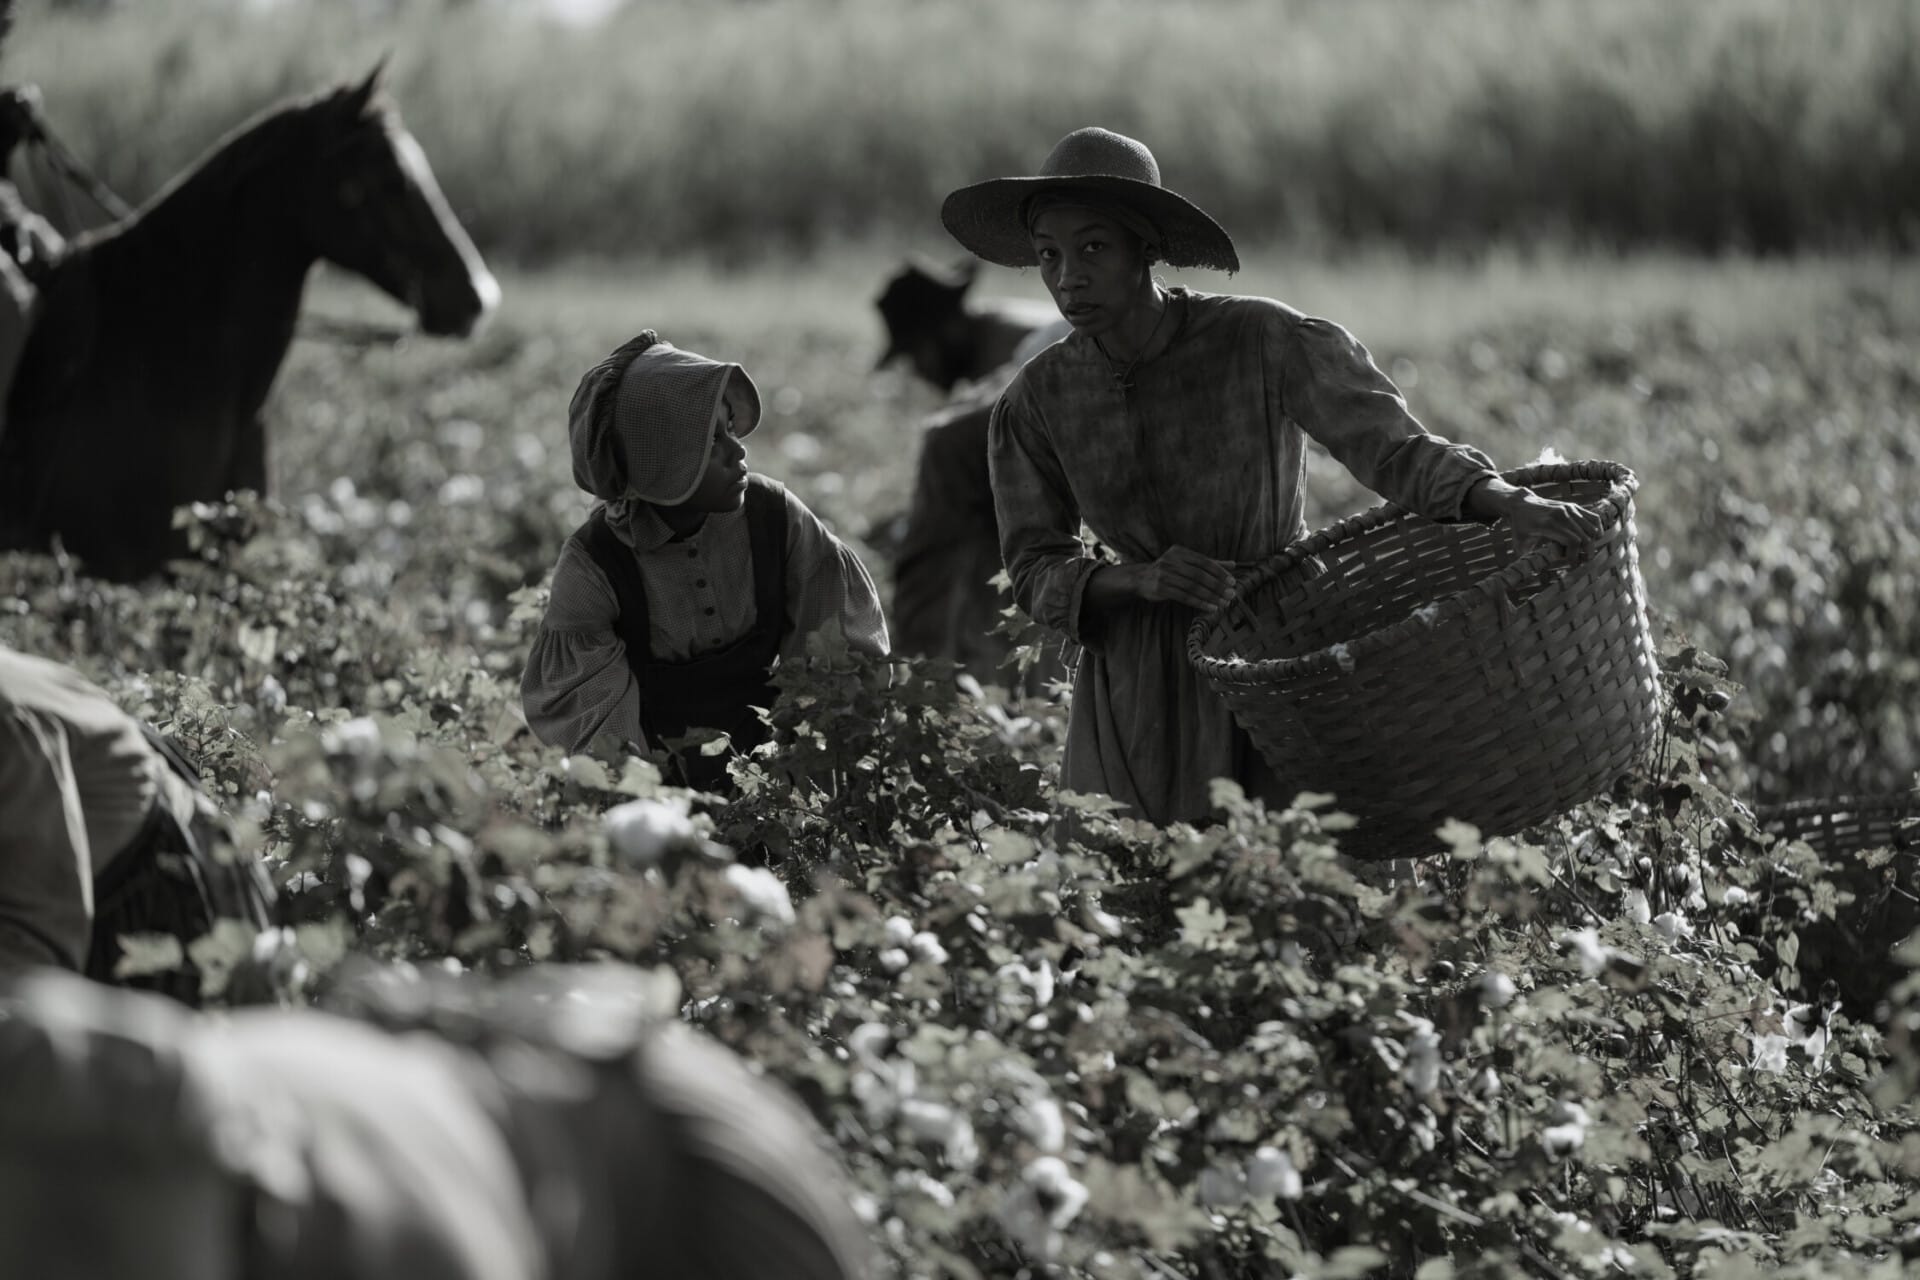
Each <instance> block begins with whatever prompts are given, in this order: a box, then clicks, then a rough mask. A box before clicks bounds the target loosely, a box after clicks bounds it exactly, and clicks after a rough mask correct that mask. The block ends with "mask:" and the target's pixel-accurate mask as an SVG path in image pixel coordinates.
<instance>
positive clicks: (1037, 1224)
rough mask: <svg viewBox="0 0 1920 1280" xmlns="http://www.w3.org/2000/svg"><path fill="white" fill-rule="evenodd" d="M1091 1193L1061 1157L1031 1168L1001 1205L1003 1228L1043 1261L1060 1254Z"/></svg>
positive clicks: (1045, 1159)
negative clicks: (1066, 1230)
mask: <svg viewBox="0 0 1920 1280" xmlns="http://www.w3.org/2000/svg"><path fill="white" fill-rule="evenodd" d="M1086 1203H1087V1189H1086V1188H1085V1187H1084V1186H1082V1185H1081V1184H1080V1183H1079V1182H1077V1181H1075V1180H1074V1177H1073V1174H1072V1173H1071V1172H1070V1171H1069V1170H1068V1169H1067V1165H1066V1162H1065V1161H1063V1160H1061V1159H1060V1158H1059V1157H1058V1156H1041V1157H1040V1158H1039V1159H1037V1160H1035V1161H1034V1162H1033V1163H1032V1164H1029V1165H1028V1166H1027V1167H1026V1169H1025V1170H1024V1171H1022V1173H1021V1176H1020V1183H1019V1185H1018V1186H1016V1187H1015V1188H1014V1189H1013V1190H1012V1191H1010V1192H1008V1193H1007V1197H1006V1199H1004V1200H1002V1201H1001V1202H1000V1208H999V1210H998V1213H997V1216H998V1217H999V1219H1000V1225H1001V1226H1002V1227H1003V1228H1005V1230H1006V1232H1007V1234H1008V1235H1010V1236H1012V1237H1013V1238H1014V1240H1015V1241H1017V1242H1018V1243H1019V1245H1020V1246H1021V1248H1023V1249H1025V1250H1026V1251H1027V1252H1029V1253H1031V1254H1034V1255H1036V1256H1037V1257H1041V1258H1052V1257H1053V1256H1054V1255H1055V1254H1057V1253H1059V1252H1060V1232H1061V1231H1062V1230H1063V1229H1064V1228H1066V1227H1067V1226H1068V1225H1069V1224H1070V1223H1072V1221H1073V1220H1074V1219H1075V1218H1077V1217H1079V1216H1080V1210H1081V1209H1082V1208H1083V1207H1085V1205H1086Z"/></svg>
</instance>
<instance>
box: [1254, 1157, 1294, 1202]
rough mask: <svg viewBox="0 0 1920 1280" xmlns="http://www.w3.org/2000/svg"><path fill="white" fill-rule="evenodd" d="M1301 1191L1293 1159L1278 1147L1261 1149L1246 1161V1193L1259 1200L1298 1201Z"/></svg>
mask: <svg viewBox="0 0 1920 1280" xmlns="http://www.w3.org/2000/svg"><path fill="white" fill-rule="evenodd" d="M1302 1190H1303V1187H1302V1185H1301V1180H1300V1171H1299V1170H1298V1169H1296V1168H1294V1166H1293V1157H1292V1156H1290V1155H1288V1154H1287V1153H1286V1152H1284V1151H1282V1150H1280V1148H1278V1147H1261V1148H1260V1149H1259V1150H1258V1151H1256V1152H1254V1153H1253V1155H1252V1156H1251V1157H1250V1158H1249V1159H1248V1160H1247V1191H1248V1192H1249V1193H1250V1194H1251V1195H1252V1196H1253V1197H1254V1198H1255V1199H1259V1200H1298V1199H1299V1198H1300V1193H1301V1191H1302Z"/></svg>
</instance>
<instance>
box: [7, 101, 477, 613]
mask: <svg viewBox="0 0 1920 1280" xmlns="http://www.w3.org/2000/svg"><path fill="white" fill-rule="evenodd" d="M379 75H380V73H379V71H378V69H376V70H375V72H374V73H373V75H371V76H369V77H367V79H366V81H365V82H364V83H361V84H358V85H353V86H342V87H339V88H336V89H333V90H331V91H328V92H324V93H321V94H318V95H316V96H314V97H311V98H308V99H305V100H302V101H299V102H295V103H291V104H288V105H285V106H281V107H279V108H276V109H274V110H271V111H268V112H267V113H265V114H264V115H262V116H260V117H259V118H257V119H256V120H254V121H253V122H251V123H250V124H248V125H246V126H243V127H242V128H241V129H240V130H238V131H237V132H236V133H234V134H233V135H231V136H229V137H228V138H227V140H226V141H225V142H223V143H222V144H221V145H219V146H218V147H216V148H215V149H214V150H213V151H212V152H211V153H210V154H209V155H207V156H206V157H205V158H203V159H202V160H201V161H200V163H198V164H197V165H195V166H194V167H193V168H192V169H190V170H188V171H187V172H186V173H185V174H183V175H181V176H180V177H179V178H177V179H175V180H174V181H173V182H172V183H170V184H168V186H167V187H166V188H165V189H164V190H162V191H161V192H160V193H159V194H158V195H156V196H155V197H154V198H153V199H152V200H151V201H150V202H148V203H147V204H146V205H145V206H144V207H143V208H141V209H139V210H137V211H136V212H134V213H133V214H131V215H129V216H128V217H127V218H125V219H123V220H121V221H120V222H118V223H115V224H114V225H112V226H109V227H105V228H103V229H101V230H99V231H96V232H91V233H88V234H87V235H84V236H81V237H79V238H78V239H77V240H75V241H74V243H73V244H72V245H71V247H70V249H69V251H68V252H67V254H66V255H65V256H64V257H63V258H62V259H61V260H60V261H59V262H58V263H57V265H56V266H55V268H54V271H53V274H52V275H51V276H50V277H49V278H48V279H47V281H46V282H45V285H44V287H43V289H42V303H41V313H40V318H39V320H38V322H37V324H36V325H35V328H34V331H33V334H32V336H31V337H30V338H29V339H28V342H27V347H26V351H25V353H24V355H23V356H22V358H21V362H20V370H19V374H18V376H17V378H16V379H15V382H14V385H13V389H12V392H11V394H10V395H9V396H8V400H7V417H6V423H5V427H4V433H5V434H4V436H0V549H18V548H28V549H35V550H38V549H44V548H45V547H47V546H48V545H49V544H50V542H51V541H52V539H53V538H54V537H55V536H56V535H58V537H59V538H60V540H61V542H62V543H63V544H64V545H65V547H66V548H67V549H68V550H69V551H71V552H72V553H73V554H75V555H76V556H78V557H79V558H80V560H81V562H82V563H83V564H84V565H85V566H86V568H87V570H88V571H89V572H92V573H96V574H99V575H101V576H104V577H111V578H137V577H141V576H143V575H145V574H148V573H151V572H153V571H154V570H156V569H158V568H159V567H160V566H161V565H163V564H164V563H165V562H166V561H167V560H168V559H170V558H173V557H176V556H179V555H182V554H185V551H186V547H185V542H184V540H183V537H182V535H181V534H179V533H178V532H177V531H175V530H174V529H173V528H172V522H173V510H174V508H175V507H177V506H180V505H182V504H184V503H189V502H195V501H205V500H212V499H218V498H220V497H222V496H223V495H225V494H226V493H227V492H228V491H230V490H237V489H252V490H255V491H257V492H260V493H264V492H266V488H267V455H266V438H265V434H264V431H263V429H262V426H261V422H260V416H259V415H260V408H261V406H262V404H264V403H265V401H266V398H267V392H268V389H269V388H270V387H271V386H272V385H273V379H274V375H275V374H276V373H278V372H279V369H280V364H281V361H282V360H283V359H285V357H286V354H287V347H288V345H289V344H290V343H291V342H292V340H293V330H294V322H295V319H296V317H297V315H298V313H299V310H300V297H301V294H302V292H303V291H304V289H305V287H306V279H307V273H308V271H309V270H310V269H311V268H312V266H313V264H314V263H315V262H317V261H320V260H321V259H325V260H326V261H328V262H331V263H334V264H335V265H337V266H340V267H343V268H345V269H346V270H349V271H353V272H356V273H358V274H360V275H362V276H365V277H366V278H367V279H369V280H371V281H372V282H373V283H374V284H376V285H378V286H379V287H380V288H381V289H383V290H385V291H386V292H387V293H389V294H391V295H393V297H394V298H395V299H397V300H399V301H401V302H403V303H405V304H406V305H408V306H409V307H411V308H413V310H414V312H415V313H416V314H417V315H418V317H419V322H420V327H421V328H422V329H423V330H424V331H426V332H427V333H431V334H445V335H453V336H464V335H466V334H467V333H470V332H471V331H472V329H473V327H474V325H475V324H476V323H477V322H478V321H479V320H480V319H481V317H482V316H484V315H485V314H486V312H487V311H488V310H490V309H491V308H492V306H493V305H494V303H495V302H496V301H497V300H498V299H499V295H500V290H499V286H498V285H497V284H496V283H495V282H494V279H493V277H492V275H490V274H489V273H488V271H487V269H486V267H485V266H484V265H483V264H482V262H481V261H480V256H479V254H478V253H477V252H476V251H475V249H474V247H473V243H472V241H470V240H469V239H468V238H467V235H466V233H465V232H464V231H463V230H462V229H461V227H460V224H459V223H458V222H457V221H456V220H455V218H454V216H453V214H452V211H451V210H450V209H449V208H448V207H447V202H446V198H445V197H444V196H442V195H441V193H440V189H439V186H438V184H436V183H435V182H434V179H433V172H432V170H431V169H429V168H428V166H427V159H426V155H425V154H424V153H423V152H422V151H421V149H420V144H419V143H417V142H415V141H414V139H413V137H412V135H411V134H409V133H408V132H407V131H406V129H405V128H404V127H403V126H402V125H401V123H400V119H399V116H398V115H397V113H396V112H395V110H394V109H393V107H392V105H391V104H390V103H389V102H387V101H386V100H385V98H384V95H381V96H376V90H377V88H378V81H379Z"/></svg>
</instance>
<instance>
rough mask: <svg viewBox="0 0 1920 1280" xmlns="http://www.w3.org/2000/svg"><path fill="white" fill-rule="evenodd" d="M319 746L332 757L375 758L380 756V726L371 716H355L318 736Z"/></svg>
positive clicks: (330, 727)
mask: <svg viewBox="0 0 1920 1280" xmlns="http://www.w3.org/2000/svg"><path fill="white" fill-rule="evenodd" d="M320 745H321V746H323V747H325V748H326V749H327V751H328V752H330V753H331V754H334V755H347V756H355V757H365V756H375V755H378V754H380V726H379V725H378V724H376V723H374V720H373V717H371V716H356V717H354V718H353V719H351V720H348V721H345V722H343V723H341V724H336V725H330V726H328V727H327V728H326V729H325V730H324V731H323V732H322V733H321V734H320Z"/></svg>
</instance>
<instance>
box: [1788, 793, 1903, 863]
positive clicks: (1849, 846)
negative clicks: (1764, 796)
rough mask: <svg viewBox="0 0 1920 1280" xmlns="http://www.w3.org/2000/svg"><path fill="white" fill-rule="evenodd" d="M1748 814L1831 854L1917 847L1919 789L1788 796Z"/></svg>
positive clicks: (1822, 851) (1791, 838) (1838, 854)
mask: <svg viewBox="0 0 1920 1280" xmlns="http://www.w3.org/2000/svg"><path fill="white" fill-rule="evenodd" d="M1754 816H1755V817H1756V818H1758V819H1759V820H1760V825H1761V826H1762V827H1763V828H1765V829H1766V830H1768V831H1771V832H1772V833H1773V834H1774V835H1776V836H1779V837H1780V838H1781V839H1782V840H1804V841H1806V842H1807V843H1808V844H1810V845H1812V846H1813V847H1814V848H1815V849H1817V850H1819V851H1820V852H1821V853H1823V854H1827V855H1829V856H1832V857H1839V856H1840V855H1842V854H1848V853H1857V852H1859V851H1860V850H1862V849H1899V850H1908V849H1911V850H1915V851H1920V791H1896V792H1893V793H1891V794H1889V795H1871V796H1823V797H1819V798H1817V799H1811V800H1789V801H1786V802H1785V803H1783V804H1763V805H1761V806H1760V807H1759V808H1758V809H1757V810H1756V811H1755V812H1754Z"/></svg>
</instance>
